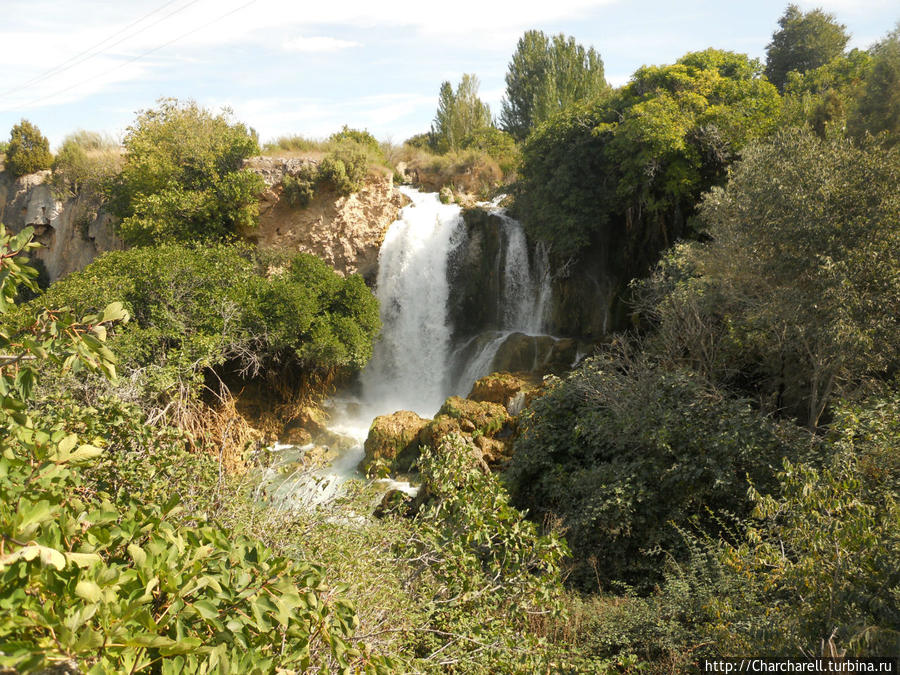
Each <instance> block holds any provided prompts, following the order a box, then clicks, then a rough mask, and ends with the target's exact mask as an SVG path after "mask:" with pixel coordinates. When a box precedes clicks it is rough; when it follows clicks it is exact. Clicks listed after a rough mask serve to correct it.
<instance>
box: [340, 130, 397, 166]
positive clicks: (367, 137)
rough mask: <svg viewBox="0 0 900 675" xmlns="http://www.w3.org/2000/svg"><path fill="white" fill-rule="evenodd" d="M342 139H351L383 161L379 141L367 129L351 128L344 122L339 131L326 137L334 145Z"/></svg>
mask: <svg viewBox="0 0 900 675" xmlns="http://www.w3.org/2000/svg"><path fill="white" fill-rule="evenodd" d="M344 141H353V142H354V143H356V144H358V145H361V146H363V147H364V148H366V150H367V152H368V154H369V156H370V157H373V158H380V159H381V161H382V162H383V161H384V152H383V151H382V148H381V143H379V142H378V140H377V139H376V138H375V137H374V136H373V135H372V134H370V133H369V132H368V131H365V130H363V131H360V130H359V129H351V128H350V127H348V126H347V125H346V124H345V125H344V126H343V128H342V129H341V130H340V131H338V132H335V133H333V134H331V136H329V137H328V142H329V143H333V144H335V145H340V144H342V143H343V142H344Z"/></svg>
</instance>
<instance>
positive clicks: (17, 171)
mask: <svg viewBox="0 0 900 675" xmlns="http://www.w3.org/2000/svg"><path fill="white" fill-rule="evenodd" d="M52 163H53V155H52V154H50V141H48V140H47V138H46V137H45V136H44V135H43V134H42V133H41V130H40V129H38V128H37V127H36V126H35V125H34V124H32V123H31V122H29V121H28V120H22V121H21V122H19V123H18V124H16V125H15V126H13V128H12V130H11V131H10V132H9V145H8V146H7V148H6V170H7V171H9V172H10V173H11V174H12V175H13V176H15V177H16V178H18V177H19V176H24V175H26V174H29V173H35V172H36V171H43V170H44V169H49V168H50V165H51V164H52Z"/></svg>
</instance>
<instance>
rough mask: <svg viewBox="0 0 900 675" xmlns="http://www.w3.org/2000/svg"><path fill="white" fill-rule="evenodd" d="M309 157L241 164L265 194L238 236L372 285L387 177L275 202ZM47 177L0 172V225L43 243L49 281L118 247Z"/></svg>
mask: <svg viewBox="0 0 900 675" xmlns="http://www.w3.org/2000/svg"><path fill="white" fill-rule="evenodd" d="M315 162H316V160H315V159H311V158H300V159H282V158H272V157H254V158H252V159H249V160H247V162H246V164H245V166H247V167H248V168H250V169H252V170H253V171H256V172H258V173H259V174H260V175H261V176H262V177H263V179H264V180H265V182H266V186H267V189H266V191H265V193H264V194H263V195H261V197H260V218H259V226H258V227H256V228H254V229H253V230H250V231H248V232H245V233H244V235H245V237H246V238H247V239H248V240H250V241H252V242H254V243H256V244H257V245H259V246H260V247H261V248H268V249H278V250H286V251H296V252H304V253H311V254H313V255H315V256H318V257H319V258H321V259H322V260H324V261H325V262H327V263H328V264H329V265H331V266H332V267H334V268H335V270H337V271H338V272H339V273H341V274H352V273H354V272H359V273H360V274H362V275H363V276H364V277H365V278H366V280H367V281H370V282H371V281H374V279H375V275H376V272H377V267H378V250H379V248H380V246H381V242H382V240H383V239H384V235H385V232H386V231H387V229H388V227H389V226H390V225H391V223H393V222H394V221H395V220H396V219H397V217H398V214H399V212H400V208H401V207H402V206H403V205H404V200H405V198H404V197H403V195H402V194H400V192H399V191H398V190H397V189H396V188H395V187H394V184H393V179H392V176H391V175H390V174H389V173H387V172H383V173H382V172H381V171H376V170H373V171H372V172H371V173H370V175H369V177H368V179H367V180H366V183H365V185H364V187H363V189H362V190H360V191H359V192H357V193H354V194H352V195H349V196H346V197H344V196H341V195H338V194H337V193H335V192H334V191H332V190H328V189H321V190H320V191H319V192H318V193H317V194H316V196H315V198H314V199H313V200H312V202H311V203H310V204H309V205H308V206H307V207H305V208H298V207H293V206H291V205H290V204H288V202H287V200H286V199H282V188H281V179H282V177H283V176H284V175H285V174H290V175H296V174H297V172H298V171H299V170H300V168H301V167H302V166H303V164H305V163H315ZM49 180H50V172H49V171H42V172H39V173H35V174H31V175H28V176H22V177H21V178H18V179H13V178H12V176H10V175H9V174H8V173H6V172H3V171H2V170H0V222H2V223H4V224H5V225H6V226H7V228H9V230H10V231H12V232H18V231H19V230H21V229H22V228H24V227H27V226H29V225H30V226H32V227H34V229H35V239H36V240H37V241H38V242H40V243H41V244H43V246H42V247H41V248H40V249H37V251H35V252H34V253H33V254H32V258H33V259H36V260H39V261H41V263H43V265H44V267H45V268H46V272H47V276H48V278H49V281H51V282H53V281H56V280H57V279H60V278H62V277H64V276H66V275H67V274H70V273H72V272H74V271H76V270H80V269H82V268H83V267H85V266H86V265H87V264H88V263H90V262H91V261H92V260H93V259H94V258H96V257H97V256H98V255H100V254H101V253H103V252H104V251H111V250H116V249H122V248H124V245H123V242H122V240H121V239H119V238H118V237H117V236H116V234H115V220H114V218H113V217H112V216H111V215H109V214H107V213H105V212H104V211H103V209H102V208H101V209H100V212H99V213H98V214H97V215H96V216H94V215H93V213H89V212H88V210H87V209H86V208H85V206H84V205H83V204H82V203H81V202H80V201H79V198H77V197H74V198H69V199H60V198H59V197H58V196H57V195H56V194H55V193H54V190H53V188H52V187H51V185H50V183H49Z"/></svg>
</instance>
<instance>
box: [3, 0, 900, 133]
mask: <svg viewBox="0 0 900 675" xmlns="http://www.w3.org/2000/svg"><path fill="white" fill-rule="evenodd" d="M797 4H799V5H800V6H801V8H803V9H804V10H809V9H813V8H815V7H822V8H823V9H825V10H826V11H828V12H831V13H833V14H834V15H835V17H836V18H837V19H838V21H839V22H841V23H843V24H844V25H846V27H847V30H848V32H849V33H850V34H851V41H850V45H849V46H850V47H860V48H866V47H868V46H870V45H871V44H872V43H873V42H876V41H877V40H879V39H881V38H882V37H884V35H885V34H886V33H887V32H889V31H890V30H892V29H893V28H894V27H895V26H896V25H897V21H898V20H900V3H898V0H821V1H820V2H806V1H804V0H800V1H799V2H797ZM786 5H787V2H780V1H779V2H776V1H772V0H756V1H754V2H734V1H729V0H712V1H709V0H680V1H679V2H677V3H676V2H672V1H671V0H631V1H629V0H544V1H542V2H536V1H534V0H519V1H518V2H516V3H513V2H509V1H507V2H502V3H501V2H490V0H480V1H475V0H454V1H453V2H450V3H434V2H423V1H422V0H394V1H393V2H390V3H389V4H385V3H378V2H373V1H372V0H364V1H359V0H330V1H329V0H317V1H316V2H315V3H312V2H304V1H301V0H0V7H2V8H3V18H4V21H3V23H2V27H0V72H2V73H3V77H2V78H0V138H3V137H5V135H6V133H7V130H8V129H10V128H11V127H12V126H13V125H14V124H15V123H17V122H18V121H19V120H20V119H22V118H25V119H28V120H30V121H32V122H34V123H35V124H37V125H38V127H40V129H41V130H42V131H43V132H44V134H45V135H46V136H47V137H48V138H49V139H50V143H51V147H52V148H54V149H55V148H56V147H58V146H59V144H60V143H61V142H62V140H63V139H64V138H65V136H66V135H67V134H69V133H71V132H73V131H76V130H79V129H87V130H91V131H102V132H106V133H108V134H110V135H111V136H113V137H114V138H121V136H122V135H123V134H124V133H125V132H126V129H127V127H128V125H129V124H130V123H131V122H132V121H133V120H134V118H135V116H136V113H137V112H138V111H139V110H143V109H147V108H152V107H153V106H154V105H155V102H156V101H157V100H158V99H159V98H161V97H175V98H180V99H193V100H195V101H197V102H198V103H199V104H201V105H203V106H205V107H207V108H209V109H212V110H216V111H218V110H219V109H221V108H223V107H226V106H227V107H229V108H230V109H231V110H232V111H233V115H234V118H235V119H237V120H239V121H242V122H244V123H246V124H248V125H249V126H251V127H253V128H254V129H256V130H257V131H258V132H259V135H260V139H261V140H262V141H267V140H272V139H274V138H276V137H278V136H281V135H291V134H302V135H304V136H307V137H311V138H324V137H326V136H328V135H329V134H331V133H333V132H334V131H337V130H339V129H340V128H341V127H342V126H343V125H344V124H347V125H349V126H351V127H353V128H360V129H367V130H369V131H370V132H371V133H373V134H374V135H375V136H376V137H377V138H379V139H381V140H391V141H393V142H395V143H399V142H402V141H403V140H404V139H406V138H408V137H409V136H411V135H413V134H416V133H420V132H423V131H427V129H428V127H429V125H430V123H431V120H432V118H433V117H434V113H435V110H436V108H437V98H438V90H439V88H440V85H441V82H443V81H444V80H449V81H451V82H453V83H454V85H455V83H456V82H458V81H459V79H460V77H461V76H462V74H463V73H474V74H475V75H477V76H478V77H479V79H480V81H481V90H480V92H481V98H482V99H483V100H484V101H485V102H486V103H488V104H489V105H490V107H491V111H492V112H493V113H494V114H495V115H499V112H500V102H501V99H502V97H503V92H504V87H505V83H504V75H505V74H506V70H507V66H508V64H509V60H510V57H511V55H512V53H513V51H514V50H515V47H516V42H517V40H518V39H519V37H520V36H521V35H522V33H523V32H525V31H526V30H530V29H539V30H543V31H544V32H546V33H550V34H556V33H565V34H566V35H571V36H573V37H574V38H575V39H576V41H578V42H579V43H581V44H583V45H585V46H586V47H587V46H591V47H593V48H594V49H596V50H597V51H598V52H599V53H600V55H601V57H602V58H603V61H604V64H605V71H606V77H607V79H608V80H609V81H610V82H611V83H612V84H613V85H621V84H624V83H625V82H627V81H628V78H629V76H630V75H631V74H632V73H633V72H634V71H635V70H636V69H637V68H639V67H640V66H641V65H645V64H665V63H672V62H673V61H675V60H676V59H678V58H679V57H680V56H682V55H683V54H684V53H686V52H689V51H698V50H702V49H706V48H707V47H716V48H720V49H730V50H732V51H738V52H744V53H747V54H749V55H750V56H753V57H758V58H760V59H762V60H764V59H765V48H766V45H767V44H768V42H769V41H770V40H771V37H772V33H773V31H774V30H775V29H776V28H777V22H778V18H779V17H780V16H781V14H782V13H783V12H784V9H785V7H786Z"/></svg>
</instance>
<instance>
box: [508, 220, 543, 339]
mask: <svg viewBox="0 0 900 675" xmlns="http://www.w3.org/2000/svg"><path fill="white" fill-rule="evenodd" d="M497 215H498V216H499V217H500V219H501V222H502V226H501V227H502V233H503V243H504V246H503V256H504V264H503V290H502V298H501V307H502V314H503V320H502V323H501V326H500V328H501V330H503V331H506V332H514V331H518V332H520V333H525V334H526V335H541V334H543V332H544V327H545V323H546V317H545V314H546V311H547V303H548V301H549V299H550V261H549V259H548V256H547V251H546V249H545V248H544V247H538V249H536V250H535V254H534V261H533V262H532V260H531V258H530V257H529V255H528V242H527V240H526V239H525V230H524V229H523V228H522V224H521V223H519V221H517V220H513V219H512V218H510V217H509V216H507V215H506V214H505V213H503V212H502V211H501V212H498V213H497Z"/></svg>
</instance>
